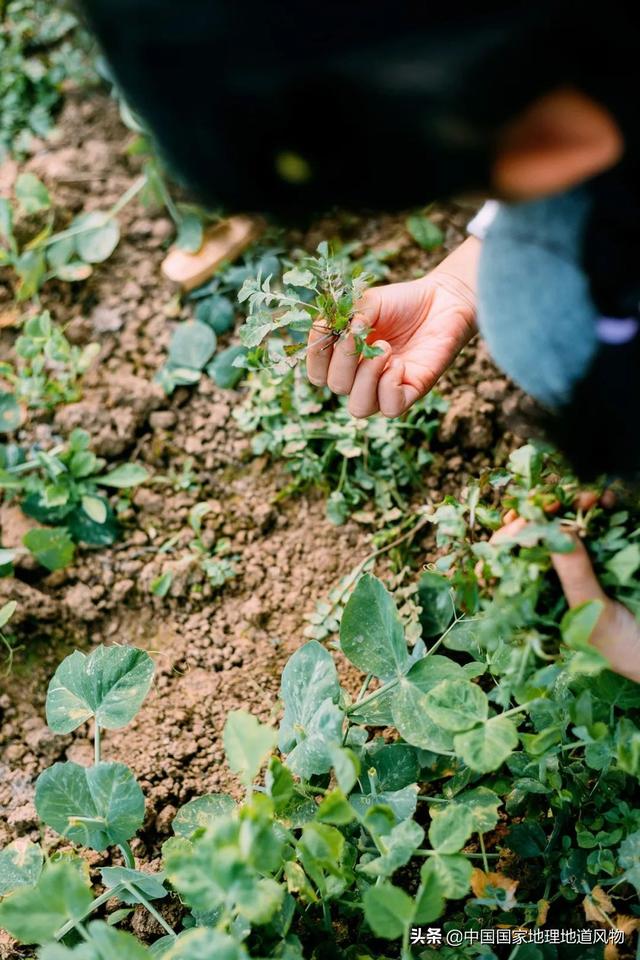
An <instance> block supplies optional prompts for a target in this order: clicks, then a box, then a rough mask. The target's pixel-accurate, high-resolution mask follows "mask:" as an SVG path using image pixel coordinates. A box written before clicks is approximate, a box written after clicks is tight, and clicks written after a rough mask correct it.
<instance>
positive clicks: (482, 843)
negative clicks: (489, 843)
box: [478, 831, 489, 873]
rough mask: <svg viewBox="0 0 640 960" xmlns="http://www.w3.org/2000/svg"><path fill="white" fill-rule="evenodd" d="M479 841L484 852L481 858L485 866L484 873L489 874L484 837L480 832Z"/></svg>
mask: <svg viewBox="0 0 640 960" xmlns="http://www.w3.org/2000/svg"><path fill="white" fill-rule="evenodd" d="M478 840H479V841H480V850H481V851H482V853H481V856H482V863H483V865H484V872H485V873H489V861H488V860H487V851H486V850H485V848H484V837H483V836H482V832H481V831H478Z"/></svg>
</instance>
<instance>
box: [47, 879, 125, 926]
mask: <svg viewBox="0 0 640 960" xmlns="http://www.w3.org/2000/svg"><path fill="white" fill-rule="evenodd" d="M122 888H123V885H122V884H121V883H117V884H116V885H115V887H111V889H110V890H105V892H104V893H101V894H100V896H99V897H96V899H95V900H93V901H92V903H91V904H90V905H89V907H88V909H87V910H85V912H84V913H83V915H82V916H81V917H80V920H81V921H82V920H86V918H87V917H89V916H91V914H92V913H94V912H95V911H96V910H97V909H98V907H101V906H102V904H103V903H106V902H107V900H110V899H111V897H117V896H118V894H119V892H120V891H121V890H122ZM76 923H78V921H77V920H67V922H66V923H65V924H63V926H61V927H60V928H59V929H58V930H57V931H56V933H55V934H54V937H53V939H54V940H61V939H62V938H63V937H65V936H66V935H67V934H68V933H69V931H70V930H73V928H74V927H75V925H76Z"/></svg>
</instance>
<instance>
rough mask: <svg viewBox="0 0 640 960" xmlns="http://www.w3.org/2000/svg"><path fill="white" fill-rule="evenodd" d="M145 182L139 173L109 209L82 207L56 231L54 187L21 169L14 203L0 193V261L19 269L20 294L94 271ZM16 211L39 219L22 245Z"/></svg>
mask: <svg viewBox="0 0 640 960" xmlns="http://www.w3.org/2000/svg"><path fill="white" fill-rule="evenodd" d="M145 184H146V178H145V177H144V176H141V177H139V178H138V179H137V180H135V181H134V182H133V183H132V184H131V186H130V187H129V188H128V189H127V190H126V191H125V193H123V195H122V196H121V197H120V199H119V200H118V201H116V203H114V204H113V206H112V207H111V208H110V209H109V210H106V211H99V210H93V211H91V212H90V213H80V214H78V215H77V216H76V217H74V219H73V220H72V221H71V223H70V224H69V226H68V227H66V228H65V229H64V230H59V231H57V232H54V223H55V210H54V207H53V201H52V198H51V196H50V194H49V191H48V190H47V188H46V186H45V185H44V184H43V183H42V181H41V180H39V179H38V178H37V177H36V176H35V174H32V173H22V174H20V176H19V177H18V178H17V180H16V184H15V190H14V195H15V203H14V204H12V203H11V202H10V201H9V200H8V199H6V198H0V266H9V267H12V268H13V270H14V271H15V273H16V275H17V278H18V279H17V283H16V286H15V297H16V300H18V301H25V300H29V299H31V298H32V297H36V296H37V294H38V291H39V290H40V288H41V287H42V285H43V284H44V283H46V282H47V281H48V280H52V279H54V278H57V279H58V280H64V281H68V282H76V281H80V280H86V279H87V278H88V277H90V276H91V273H92V272H93V266H94V265H95V264H97V263H102V262H103V261H104V260H107V259H108V258H109V257H110V256H111V254H112V253H113V251H114V250H115V248H116V247H117V245H118V242H119V240H120V227H119V224H118V214H119V213H120V211H121V210H122V209H123V208H124V207H125V206H126V205H127V204H128V203H129V202H130V201H131V200H133V198H134V197H135V196H137V195H138V194H139V193H140V192H141V191H142V190H143V188H144V187H145ZM16 214H18V215H20V216H22V217H25V218H27V219H28V220H29V221H31V220H33V221H34V226H33V230H34V231H35V232H34V234H33V236H32V237H31V238H30V239H29V240H28V241H27V242H25V243H23V244H22V245H20V244H19V243H18V239H17V237H16V234H15V231H14V220H15V218H16ZM34 218H35V219H34ZM43 223H44V225H43Z"/></svg>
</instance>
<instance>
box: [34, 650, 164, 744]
mask: <svg viewBox="0 0 640 960" xmlns="http://www.w3.org/2000/svg"><path fill="white" fill-rule="evenodd" d="M153 670H154V666H153V660H152V659H151V657H150V656H149V654H148V653H145V651H144V650H138V649H137V648H136V647H127V646H122V647H119V646H113V647H105V646H103V645H102V644H101V645H100V646H99V647H96V649H95V650H94V651H93V652H92V653H90V654H89V655H88V656H87V655H86V654H84V653H81V652H80V651H79V650H75V651H74V652H73V653H72V654H70V655H69V656H68V657H65V659H64V660H63V661H62V663H61V664H60V666H59V667H58V669H57V670H56V672H55V673H54V675H53V677H52V679H51V682H50V683H49V689H48V691H47V703H46V711H47V723H48V724H49V726H50V727H51V729H52V730H53V731H54V733H71V731H72V730H75V729H76V727H79V726H80V724H81V723H84V722H85V721H86V720H89V718H90V717H95V718H96V722H97V723H98V724H99V726H101V727H104V728H106V729H107V730H117V729H118V728H119V727H124V726H126V724H127V723H129V722H130V721H131V720H132V719H133V718H134V716H135V715H136V713H137V712H138V710H139V709H140V706H141V704H142V701H143V700H144V698H145V697H146V695H147V693H148V692H149V688H150V686H151V681H152V680H153Z"/></svg>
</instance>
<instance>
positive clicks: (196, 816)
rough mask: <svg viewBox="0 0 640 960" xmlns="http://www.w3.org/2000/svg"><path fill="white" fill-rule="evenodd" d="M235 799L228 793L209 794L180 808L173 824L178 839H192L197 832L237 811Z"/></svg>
mask: <svg viewBox="0 0 640 960" xmlns="http://www.w3.org/2000/svg"><path fill="white" fill-rule="evenodd" d="M235 806H236V803H235V800H234V799H233V797H230V796H229V795H228V794H226V793H209V794H206V795H205V796H203V797H196V798H195V800H189V802H188V803H185V804H184V806H182V807H180V809H179V810H178V812H177V813H176V815H175V817H174V819H173V823H172V824H171V826H172V827H173V832H174V833H175V834H176V836H178V837H190V836H191V834H192V833H193V832H194V831H195V830H200V829H203V828H205V827H208V826H209V825H210V824H211V823H214V822H215V821H216V820H219V819H220V817H224V816H226V815H227V814H228V813H231V812H232V811H233V810H234V809H235Z"/></svg>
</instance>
